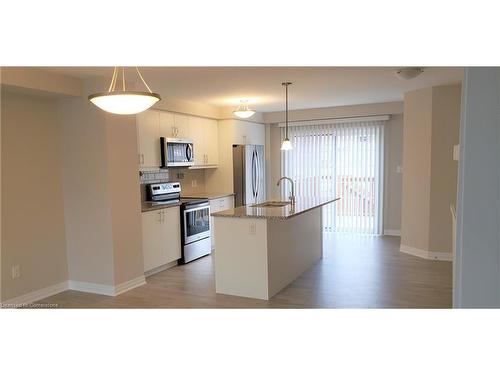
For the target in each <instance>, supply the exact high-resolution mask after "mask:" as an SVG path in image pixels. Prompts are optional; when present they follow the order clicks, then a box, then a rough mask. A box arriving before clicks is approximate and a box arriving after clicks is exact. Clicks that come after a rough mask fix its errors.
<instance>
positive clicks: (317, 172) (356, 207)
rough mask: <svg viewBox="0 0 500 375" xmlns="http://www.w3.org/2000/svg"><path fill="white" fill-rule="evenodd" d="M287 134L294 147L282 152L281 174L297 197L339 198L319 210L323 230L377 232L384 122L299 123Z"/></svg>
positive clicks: (378, 225) (379, 224)
mask: <svg viewBox="0 0 500 375" xmlns="http://www.w3.org/2000/svg"><path fill="white" fill-rule="evenodd" d="M283 132H284V129H282V133H283ZM288 132H289V138H290V140H291V141H292V144H293V147H294V149H293V150H292V151H286V152H284V151H282V175H284V176H289V177H291V178H292V179H293V180H294V181H295V185H296V195H297V197H300V196H318V195H325V196H335V197H340V201H338V202H336V203H334V204H331V205H328V206H326V207H325V208H324V209H323V225H324V230H326V231H337V232H353V233H367V234H380V233H381V231H382V219H381V218H382V207H383V205H382V195H383V194H382V191H383V186H382V184H383V180H384V179H383V154H384V153H383V139H384V137H383V132H384V121H370V122H345V123H338V122H336V123H333V122H330V123H327V122H325V121H321V122H317V123H314V122H311V124H303V123H301V124H300V125H292V126H290V127H289V131H288ZM282 193H284V191H282Z"/></svg>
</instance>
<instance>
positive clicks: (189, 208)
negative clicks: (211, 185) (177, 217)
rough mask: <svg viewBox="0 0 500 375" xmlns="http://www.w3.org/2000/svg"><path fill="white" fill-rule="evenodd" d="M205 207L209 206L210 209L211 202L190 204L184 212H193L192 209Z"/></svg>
mask: <svg viewBox="0 0 500 375" xmlns="http://www.w3.org/2000/svg"><path fill="white" fill-rule="evenodd" d="M203 208H208V209H210V203H208V202H207V203H198V204H193V205H189V206H188V208H187V209H185V210H183V211H184V212H191V211H196V210H199V209H203Z"/></svg>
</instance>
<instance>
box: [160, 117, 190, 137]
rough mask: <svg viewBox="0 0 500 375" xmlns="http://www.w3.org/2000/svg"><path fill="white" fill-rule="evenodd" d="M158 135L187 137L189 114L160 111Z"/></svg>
mask: <svg viewBox="0 0 500 375" xmlns="http://www.w3.org/2000/svg"><path fill="white" fill-rule="evenodd" d="M159 113H160V135H161V136H162V137H165V138H182V139H187V138H189V116H186V115H179V114H174V113H171V112H164V111H160V112H159Z"/></svg>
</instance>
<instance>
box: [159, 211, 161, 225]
mask: <svg viewBox="0 0 500 375" xmlns="http://www.w3.org/2000/svg"><path fill="white" fill-rule="evenodd" d="M158 222H159V223H161V211H158Z"/></svg>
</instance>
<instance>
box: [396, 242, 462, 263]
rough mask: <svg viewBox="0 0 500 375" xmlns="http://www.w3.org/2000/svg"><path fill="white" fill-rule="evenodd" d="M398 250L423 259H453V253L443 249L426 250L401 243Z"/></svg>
mask: <svg viewBox="0 0 500 375" xmlns="http://www.w3.org/2000/svg"><path fill="white" fill-rule="evenodd" d="M399 251H401V252H402V253H405V254H410V255H414V256H417V257H419V258H424V259H430V260H443V261H449V262H450V261H452V260H453V254H452V253H448V252H444V251H428V250H422V249H417V248H416V247H411V246H407V245H401V247H400V248H399Z"/></svg>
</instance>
